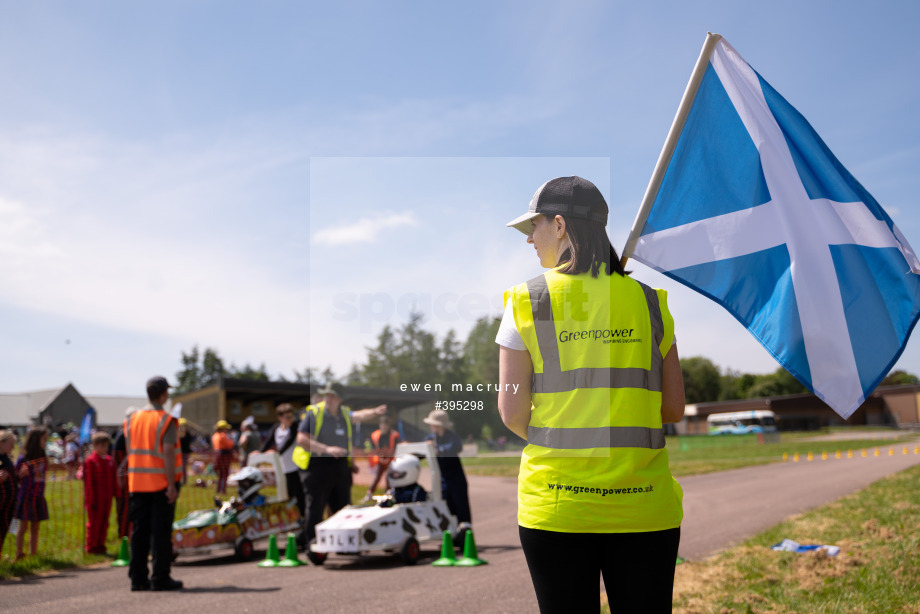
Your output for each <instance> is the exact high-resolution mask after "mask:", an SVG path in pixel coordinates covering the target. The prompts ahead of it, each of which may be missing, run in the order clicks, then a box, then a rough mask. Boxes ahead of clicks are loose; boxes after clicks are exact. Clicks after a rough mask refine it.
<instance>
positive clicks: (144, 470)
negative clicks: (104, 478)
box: [128, 467, 166, 475]
mask: <svg viewBox="0 0 920 614" xmlns="http://www.w3.org/2000/svg"><path fill="white" fill-rule="evenodd" d="M128 473H162V474H163V475H166V469H165V468H163V469H159V468H157V467H129V468H128Z"/></svg>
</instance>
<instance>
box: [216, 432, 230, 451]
mask: <svg viewBox="0 0 920 614" xmlns="http://www.w3.org/2000/svg"><path fill="white" fill-rule="evenodd" d="M211 447H212V448H214V451H215V452H229V451H230V450H232V449H233V447H234V446H233V440H232V439H230V436H229V435H227V434H226V433H224V432H222V431H217V432H216V433H214V434H213V435H211Z"/></svg>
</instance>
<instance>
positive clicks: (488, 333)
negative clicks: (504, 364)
mask: <svg viewBox="0 0 920 614" xmlns="http://www.w3.org/2000/svg"><path fill="white" fill-rule="evenodd" d="M500 324H501V318H494V317H489V316H483V317H481V318H479V319H478V320H476V324H475V325H474V326H473V328H472V330H470V334H469V335H468V336H467V338H466V344H465V345H464V347H463V353H464V354H466V359H467V363H468V365H469V373H470V381H471V382H473V383H477V384H486V383H492V384H497V383H498V344H497V343H495V335H497V334H498V327H499V325H500Z"/></svg>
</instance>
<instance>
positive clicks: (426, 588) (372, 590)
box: [0, 444, 920, 614]
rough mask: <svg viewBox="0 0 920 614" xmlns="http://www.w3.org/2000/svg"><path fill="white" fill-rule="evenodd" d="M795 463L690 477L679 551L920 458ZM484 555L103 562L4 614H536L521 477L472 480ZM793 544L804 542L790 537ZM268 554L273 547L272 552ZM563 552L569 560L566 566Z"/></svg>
mask: <svg viewBox="0 0 920 614" xmlns="http://www.w3.org/2000/svg"><path fill="white" fill-rule="evenodd" d="M901 445H902V444H898V445H897V446H896V450H897V454H896V455H894V456H888V455H887V449H883V451H882V452H883V454H882V456H879V457H874V456H870V457H869V458H861V457H859V456H857V457H856V458H853V459H841V460H836V459H831V460H827V461H821V460H814V461H811V462H806V461H801V462H798V463H793V462H788V463H783V464H773V465H766V466H761V467H751V468H747V469H737V470H733V471H726V472H721V473H714V474H709V475H701V476H693V477H687V478H683V479H681V483H682V484H683V486H684V490H685V493H686V494H685V509H686V514H685V519H684V524H683V529H682V540H681V549H680V553H681V555H682V556H684V557H687V558H690V559H700V558H703V557H705V556H708V555H710V554H713V553H714V552H716V551H718V550H720V549H723V548H726V547H728V546H730V545H732V544H733V543H736V542H737V541H738V540H741V539H743V538H745V537H747V536H749V535H752V534H754V533H756V532H757V531H760V530H762V529H765V528H767V527H769V526H772V525H774V524H776V523H777V522H779V521H781V520H782V519H784V518H786V517H788V516H789V515H791V514H795V513H799V512H802V511H804V510H807V509H810V508H813V507H815V506H818V505H821V504H823V503H826V502H829V501H833V500H835V499H837V498H839V497H840V496H842V495H845V494H847V493H849V492H853V491H855V490H857V489H859V488H862V487H863V486H865V485H867V484H869V483H871V482H873V481H875V480H877V479H879V478H881V477H883V476H885V475H887V474H890V473H894V472H896V471H900V470H901V469H904V468H906V467H908V466H911V465H914V464H918V463H920V455H914V454H913V453H912V450H913V447H912V445H913V444H912V445H911V448H910V451H911V453H910V454H908V455H906V456H905V455H903V454H902V453H901ZM470 490H471V499H472V504H473V518H474V520H475V521H476V541H477V544H478V546H479V554H480V556H481V557H482V558H484V559H487V560H488V561H489V565H484V566H481V567H474V568H433V567H431V566H429V565H427V564H425V563H427V562H430V561H431V560H433V559H434V558H436V557H437V556H438V554H439V552H438V548H437V546H436V545H430V546H428V547H426V549H425V550H424V552H423V554H424V555H425V557H426V559H425V560H424V561H423V562H422V564H420V565H418V566H416V567H404V566H402V565H401V564H400V563H399V562H398V560H397V559H396V558H395V557H383V556H378V557H366V558H363V559H359V560H357V561H352V560H349V559H344V558H335V559H333V562H331V563H330V564H327V565H326V567H325V568H317V567H312V566H308V567H301V568H294V569H260V568H258V567H256V565H255V564H254V563H236V562H234V561H233V559H232V558H231V557H229V556H224V557H221V556H217V557H201V558H198V559H188V560H183V559H180V562H179V563H178V564H177V565H176V566H175V567H174V568H173V571H174V575H175V577H177V578H180V579H182V580H183V581H184V582H185V584H186V587H188V588H187V589H186V590H184V591H182V592H181V593H131V592H130V591H129V590H128V579H127V577H126V575H125V574H126V572H125V570H124V569H113V568H110V567H98V568H92V569H86V570H73V571H65V572H62V573H58V574H52V575H49V576H45V577H40V578H29V579H25V580H17V581H11V582H2V583H0V611H3V612H5V613H10V614H12V613H18V612H49V611H55V612H67V613H68V614H77V613H80V612H101V611H115V612H130V613H131V614H145V613H147V612H150V613H156V614H161V613H162V612H164V611H167V612H193V611H195V612H202V613H204V612H220V611H227V612H234V613H235V612H246V611H251V612H259V613H264V612H269V611H279V612H282V611H283V612H292V611H293V612H348V613H353V614H361V613H365V612H366V613H370V614H384V613H389V612H407V613H408V612H411V613H413V614H416V613H418V612H437V613H438V614H451V613H457V614H479V613H501V612H514V613H520V612H533V611H535V610H536V600H535V598H534V594H533V589H532V587H531V585H530V578H529V575H528V573H527V568H526V564H525V562H524V558H523V555H522V554H521V551H520V546H519V543H518V538H517V523H516V481H515V480H514V479H509V478H484V477H471V478H470ZM790 537H791V538H793V539H794V538H795V536H790ZM263 547H264V545H263ZM564 561H565V556H564V553H560V564H564Z"/></svg>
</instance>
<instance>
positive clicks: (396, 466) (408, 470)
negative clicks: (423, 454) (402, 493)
mask: <svg viewBox="0 0 920 614" xmlns="http://www.w3.org/2000/svg"><path fill="white" fill-rule="evenodd" d="M420 471H421V464H420V463H419V462H418V457H416V456H414V455H412V454H402V455H400V456H397V457H396V458H395V459H393V462H392V463H390V470H389V471H388V472H387V478H388V479H389V481H390V486H393V487H395V488H398V487H400V486H409V485H411V484H415V483H416V482H418V475H419V472H420Z"/></svg>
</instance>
